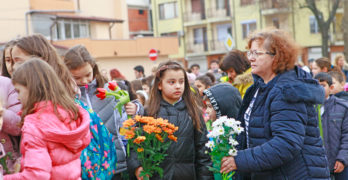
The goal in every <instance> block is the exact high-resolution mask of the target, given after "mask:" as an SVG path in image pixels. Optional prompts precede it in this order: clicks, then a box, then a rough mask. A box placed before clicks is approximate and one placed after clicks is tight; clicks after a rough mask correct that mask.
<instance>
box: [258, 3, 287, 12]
mask: <svg viewBox="0 0 348 180" xmlns="http://www.w3.org/2000/svg"><path fill="white" fill-rule="evenodd" d="M260 6H261V13H262V15H272V14H280V13H289V12H290V9H291V1H288V0H261V4H260Z"/></svg>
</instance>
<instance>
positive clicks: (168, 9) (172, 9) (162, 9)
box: [159, 2, 178, 20]
mask: <svg viewBox="0 0 348 180" xmlns="http://www.w3.org/2000/svg"><path fill="white" fill-rule="evenodd" d="M176 17H178V4H177V3H176V2H171V3H164V4H160V5H159V18H160V19H161V20H162V19H172V18H176Z"/></svg>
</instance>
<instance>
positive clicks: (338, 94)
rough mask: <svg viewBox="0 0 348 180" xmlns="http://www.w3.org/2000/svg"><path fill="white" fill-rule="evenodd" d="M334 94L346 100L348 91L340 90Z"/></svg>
mask: <svg viewBox="0 0 348 180" xmlns="http://www.w3.org/2000/svg"><path fill="white" fill-rule="evenodd" d="M335 96H336V97H338V98H341V99H344V100H346V101H348V92H345V91H341V92H339V93H336V94H335Z"/></svg>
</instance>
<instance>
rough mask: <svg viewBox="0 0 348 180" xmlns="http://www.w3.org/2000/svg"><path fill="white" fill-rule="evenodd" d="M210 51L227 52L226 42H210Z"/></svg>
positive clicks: (215, 40)
mask: <svg viewBox="0 0 348 180" xmlns="http://www.w3.org/2000/svg"><path fill="white" fill-rule="evenodd" d="M209 43H210V51H219V52H227V50H226V47H225V42H224V40H217V39H214V40H210V41H209Z"/></svg>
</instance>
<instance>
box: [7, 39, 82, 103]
mask: <svg viewBox="0 0 348 180" xmlns="http://www.w3.org/2000/svg"><path fill="white" fill-rule="evenodd" d="M11 56H12V59H13V63H14V68H15V67H16V66H18V65H19V64H21V63H23V62H24V61H26V60H28V59H30V58H32V57H38V58H40V59H42V60H44V61H46V62H47V63H48V64H49V65H50V66H51V67H52V68H53V70H54V71H55V72H56V73H57V75H58V77H59V78H60V80H61V81H62V82H63V84H64V87H65V88H66V89H67V90H68V92H69V94H70V95H71V97H75V95H76V93H77V89H76V85H75V84H76V83H75V82H74V81H73V78H72V77H71V75H70V73H69V70H68V69H67V67H66V66H65V64H64V62H63V60H62V58H61V57H60V56H59V55H58V53H57V51H56V49H55V48H54V47H53V46H52V45H51V43H50V42H49V41H48V40H47V39H46V38H45V37H44V36H42V35H40V34H35V35H31V36H25V37H22V38H20V39H18V40H17V41H16V43H15V46H14V47H13V48H12V51H11Z"/></svg>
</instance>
